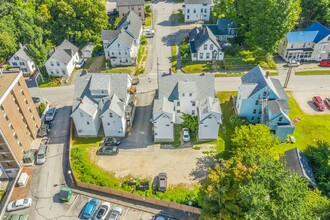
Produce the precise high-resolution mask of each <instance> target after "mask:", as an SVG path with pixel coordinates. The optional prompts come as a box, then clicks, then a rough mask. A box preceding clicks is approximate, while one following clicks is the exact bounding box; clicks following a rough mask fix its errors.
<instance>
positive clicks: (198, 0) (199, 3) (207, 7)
mask: <svg viewBox="0 0 330 220" xmlns="http://www.w3.org/2000/svg"><path fill="white" fill-rule="evenodd" d="M184 3H185V4H184V6H183V10H182V14H183V15H184V21H185V22H194V21H201V20H203V21H209V20H210V14H211V8H212V0H185V1H184Z"/></svg>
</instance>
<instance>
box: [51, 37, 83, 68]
mask: <svg viewBox="0 0 330 220" xmlns="http://www.w3.org/2000/svg"><path fill="white" fill-rule="evenodd" d="M78 50H79V49H78V47H76V46H75V45H73V44H72V43H71V42H70V41H68V40H66V39H65V40H64V41H63V42H62V43H61V44H60V46H58V47H56V48H55V52H54V53H53V54H52V55H51V56H50V58H49V59H55V60H58V61H60V62H62V63H64V64H65V65H66V64H68V63H69V62H70V60H71V59H72V57H73V56H74V55H75V54H76V53H77V52H78Z"/></svg>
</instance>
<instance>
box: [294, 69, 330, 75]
mask: <svg viewBox="0 0 330 220" xmlns="http://www.w3.org/2000/svg"><path fill="white" fill-rule="evenodd" d="M295 75H330V70H309V71H297V72H296V73H295Z"/></svg>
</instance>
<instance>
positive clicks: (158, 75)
mask: <svg viewBox="0 0 330 220" xmlns="http://www.w3.org/2000/svg"><path fill="white" fill-rule="evenodd" d="M159 78H160V74H159V58H158V57H157V84H158V94H157V97H159V80H160V79H159Z"/></svg>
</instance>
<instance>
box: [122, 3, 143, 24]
mask: <svg viewBox="0 0 330 220" xmlns="http://www.w3.org/2000/svg"><path fill="white" fill-rule="evenodd" d="M117 10H118V13H119V17H121V18H122V17H124V16H125V15H126V14H127V13H128V12H129V11H134V12H135V14H136V15H138V16H139V17H140V18H141V19H142V20H144V0H117Z"/></svg>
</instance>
